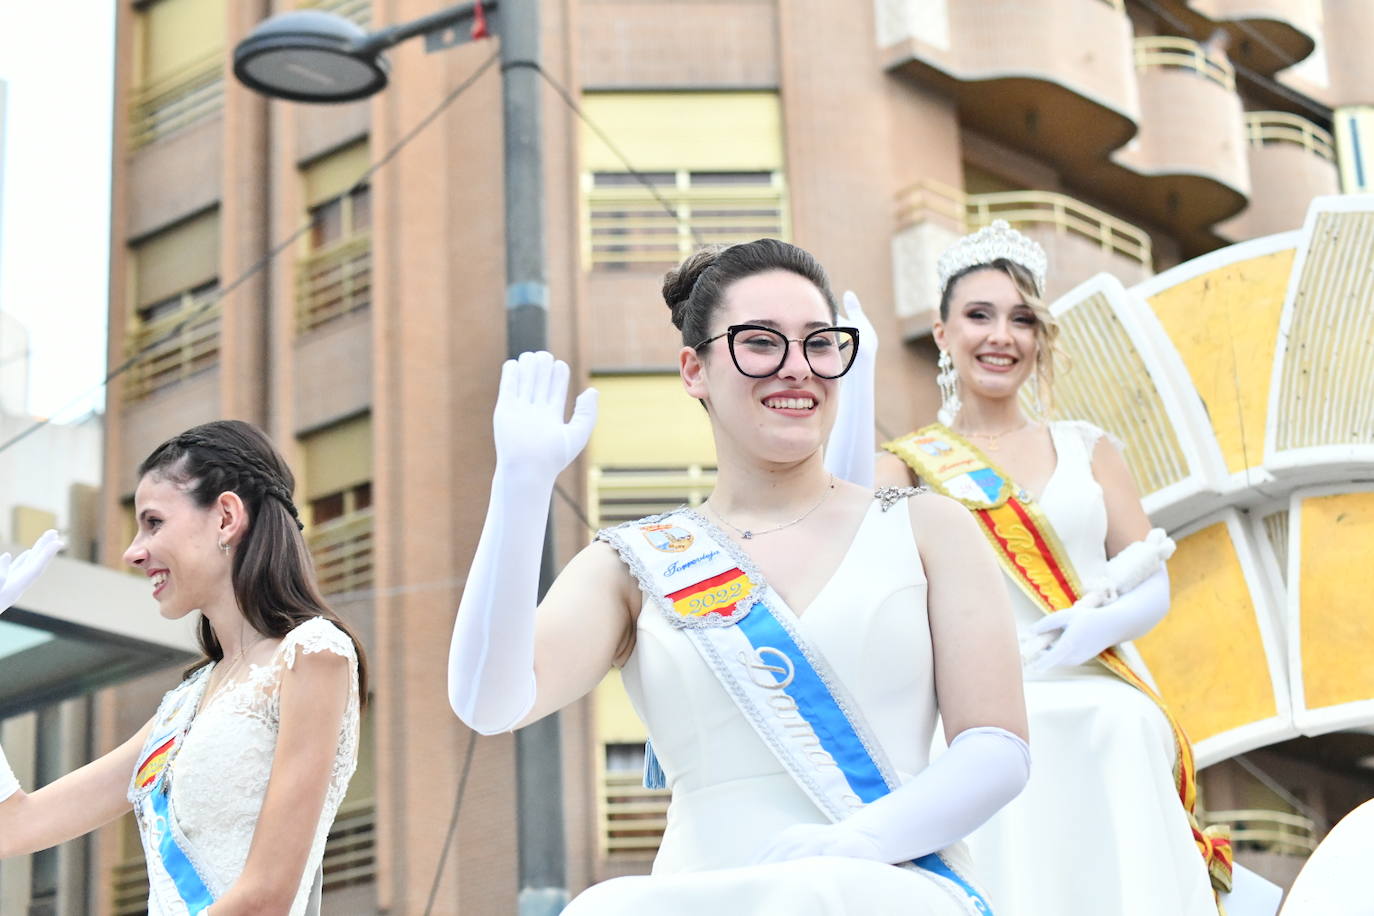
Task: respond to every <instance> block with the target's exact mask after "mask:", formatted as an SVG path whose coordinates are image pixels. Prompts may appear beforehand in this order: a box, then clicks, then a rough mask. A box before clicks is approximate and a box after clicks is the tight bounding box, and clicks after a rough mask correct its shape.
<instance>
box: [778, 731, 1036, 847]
mask: <svg viewBox="0 0 1374 916" xmlns="http://www.w3.org/2000/svg"><path fill="white" fill-rule="evenodd" d="M1029 778H1030V748H1029V747H1027V745H1026V742H1025V741H1023V740H1021V738H1019V737H1018V736H1016V735H1013V734H1012V733H1011V732H1009V731H1007V730H1005V729H1002V728H995V727H992V726H980V727H978V728H969V729H965V730H964V731H962V732H960V733H959V734H958V735H956V736H955V737H954V740H953V741H951V742H950V745H949V750H947V751H945V753H944V754H942V755H940V756H939V757H938V758H936V760H935V761H934V762H933V763H932V764H931V765H930V766H928V767H926V768H925V769H924V770H923V771H921V772H920V773H918V774H917V775H916V776H915V777H914V778H913V779H911V780H910V781H908V782H907V783H906V784H905V785H903V786H900V787H898V788H897V789H896V790H894V791H892V792H889V793H888V794H887V795H884V796H883V797H882V798H880V799H878V800H877V801H874V802H872V803H871V804H868V805H865V806H864V807H863V808H861V809H859V810H858V811H855V812H854V813H853V814H851V815H849V817H847V818H845V819H844V820H842V821H838V822H836V823H833V824H796V825H794V826H792V827H788V828H787V829H786V830H783V831H782V832H780V833H779V834H778V835H777V837H775V838H774V840H773V842H772V843H770V844H769V846H768V848H767V849H765V850H764V852H763V854H762V855H761V856H760V857H759V859H758V861H759V862H761V863H762V862H784V861H789V860H791V859H800V858H804V857H806V856H847V857H849V858H855V859H873V860H875V861H878V862H886V863H888V864H889V865H896V864H899V863H901V862H909V861H911V860H912V859H917V858H920V857H921V856H924V855H928V854H929V853H932V852H936V851H938V850H941V849H944V848H945V847H946V846H948V845H950V844H951V843H954V842H955V841H957V840H960V839H962V838H963V837H964V836H966V835H968V834H969V833H970V832H972V831H973V830H974V829H975V828H977V827H978V826H979V825H981V824H982V823H983V822H984V821H986V820H987V819H988V818H990V817H992V815H993V814H995V813H996V812H997V810H998V809H999V808H1001V807H1002V806H1003V805H1005V804H1006V803H1007V802H1009V801H1011V800H1012V799H1013V798H1015V797H1016V795H1017V793H1019V792H1020V791H1021V789H1022V788H1023V787H1024V786H1025V784H1026V780H1027V779H1029Z"/></svg>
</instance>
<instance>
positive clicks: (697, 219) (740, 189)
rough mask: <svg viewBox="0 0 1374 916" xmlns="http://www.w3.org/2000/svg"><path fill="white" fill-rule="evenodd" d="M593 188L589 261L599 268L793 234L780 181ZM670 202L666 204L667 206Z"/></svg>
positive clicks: (653, 263)
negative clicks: (652, 190) (652, 189)
mask: <svg viewBox="0 0 1374 916" xmlns="http://www.w3.org/2000/svg"><path fill="white" fill-rule="evenodd" d="M656 190H657V191H658V193H659V197H661V198H662V201H660V200H659V199H658V198H656V197H654V195H653V194H651V193H650V192H649V190H648V189H647V188H643V187H633V186H622V187H610V188H591V189H589V190H588V191H587V192H586V206H587V230H586V240H585V249H584V260H585V262H586V263H587V265H588V266H589V267H592V268H594V269H596V268H599V269H612V270H614V269H622V270H623V269H645V270H648V269H658V268H664V267H671V266H673V265H675V264H677V263H678V262H679V261H681V260H682V259H683V258H685V257H686V256H687V255H689V254H691V253H692V252H693V251H695V250H696V249H697V248H698V247H700V246H701V245H703V244H717V243H719V244H730V243H732V242H742V241H749V240H752V239H756V238H762V237H764V236H768V237H771V238H787V236H788V234H789V233H788V225H787V208H786V199H785V198H786V195H785V193H784V191H783V189H782V187H781V186H780V185H776V184H775V185H774V186H772V187H765V186H760V185H746V186H729V185H724V186H721V185H708V186H704V187H694V188H674V187H660V188H656ZM665 205H666V206H665Z"/></svg>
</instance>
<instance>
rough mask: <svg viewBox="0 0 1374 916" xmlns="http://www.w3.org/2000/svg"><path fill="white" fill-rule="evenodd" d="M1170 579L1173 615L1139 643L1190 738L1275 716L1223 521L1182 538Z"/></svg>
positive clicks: (1254, 624) (1252, 614) (1250, 607)
mask: <svg viewBox="0 0 1374 916" xmlns="http://www.w3.org/2000/svg"><path fill="white" fill-rule="evenodd" d="M1169 582H1170V588H1171V592H1172V597H1173V604H1172V606H1171V607H1170V609H1169V613H1168V616H1166V617H1165V618H1164V620H1163V622H1161V623H1160V624H1159V625H1158V626H1157V627H1155V628H1154V629H1153V630H1151V631H1150V632H1149V633H1148V634H1147V635H1146V636H1145V637H1143V638H1142V639H1138V640H1136V643H1135V645H1136V648H1137V649H1138V650H1139V651H1140V654H1141V656H1142V657H1144V659H1145V662H1146V664H1147V665H1149V667H1150V673H1151V674H1153V675H1154V679H1155V683H1156V684H1158V685H1159V690H1160V693H1161V694H1163V696H1164V699H1165V702H1167V703H1168V704H1169V708H1170V709H1172V710H1173V712H1174V714H1175V715H1176V716H1178V718H1179V720H1180V721H1181V722H1182V723H1183V728H1184V730H1185V731H1186V732H1187V733H1188V737H1189V738H1190V739H1191V740H1192V741H1193V743H1194V744H1196V743H1197V742H1199V741H1202V740H1204V739H1206V738H1211V737H1213V736H1214V735H1219V734H1221V733H1222V732H1226V731H1230V730H1231V729H1234V728H1239V727H1240V726H1242V725H1248V724H1250V723H1252V722H1259V721H1262V720H1265V719H1270V718H1273V717H1274V716H1275V715H1276V714H1277V711H1278V709H1277V705H1278V704H1277V703H1276V701H1275V699H1274V688H1273V683H1272V681H1271V680H1270V677H1269V665H1268V662H1267V660H1266V658H1265V654H1264V643H1263V641H1262V639H1261V636H1260V628H1259V619H1258V616H1257V613H1258V612H1257V609H1256V606H1255V602H1254V599H1253V598H1252V597H1251V594H1250V586H1249V584H1248V583H1247V582H1246V580H1245V574H1244V572H1243V570H1242V568H1241V565H1240V557H1239V556H1238V554H1237V551H1236V545H1235V544H1234V543H1233V542H1232V540H1231V532H1230V530H1229V528H1228V527H1227V525H1226V523H1225V522H1224V521H1222V522H1217V523H1216V524H1213V525H1209V526H1207V527H1206V528H1203V529H1201V530H1199V531H1196V532H1194V533H1193V534H1190V535H1188V536H1187V537H1185V538H1181V539H1180V540H1179V542H1178V552H1177V553H1175V554H1174V556H1173V559H1171V560H1170V561H1169Z"/></svg>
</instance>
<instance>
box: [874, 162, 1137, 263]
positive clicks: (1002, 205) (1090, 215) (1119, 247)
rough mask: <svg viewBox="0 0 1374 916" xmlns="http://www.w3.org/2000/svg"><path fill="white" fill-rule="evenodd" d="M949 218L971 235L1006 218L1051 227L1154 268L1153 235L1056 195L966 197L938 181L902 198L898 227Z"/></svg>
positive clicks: (918, 186)
mask: <svg viewBox="0 0 1374 916" xmlns="http://www.w3.org/2000/svg"><path fill="white" fill-rule="evenodd" d="M932 215H936V216H941V217H944V218H945V219H946V220H949V221H951V222H953V223H954V225H955V228H956V229H957V231H960V232H964V231H971V230H974V229H978V228H981V227H983V226H986V225H988V224H989V223H991V222H992V221H993V220H996V219H1004V220H1006V221H1007V222H1009V223H1011V224H1013V225H1018V226H1028V225H1035V224H1040V225H1049V226H1053V227H1055V228H1056V229H1057V230H1059V231H1061V232H1072V233H1074V234H1075V235H1080V236H1082V237H1084V238H1086V239H1089V240H1091V241H1093V242H1096V243H1097V244H1098V245H1099V246H1100V247H1101V248H1102V250H1103V251H1105V252H1109V253H1111V254H1116V255H1120V256H1121V257H1124V258H1129V259H1130V260H1132V261H1136V262H1137V263H1139V264H1141V265H1143V266H1144V267H1145V268H1146V269H1153V264H1154V260H1153V258H1154V255H1153V251H1152V247H1151V243H1150V236H1149V234H1148V233H1147V232H1145V231H1144V230H1142V229H1139V228H1137V227H1135V226H1132V225H1131V224H1130V223H1128V222H1126V221H1124V220H1120V219H1117V218H1116V217H1115V216H1112V215H1111V214H1110V213H1104V212H1103V211H1101V210H1099V209H1097V208H1096V207H1090V206H1088V205H1087V204H1085V203H1082V202H1081V201H1077V200H1074V199H1073V198H1072V197H1068V196H1067V195H1064V194H1058V193H1056V192H1054V191H998V192H994V193H990V194H965V193H964V192H963V191H961V190H959V189H958V188H955V187H953V186H951V185H947V184H943V183H942V182H938V181H930V180H926V181H921V182H919V183H917V184H914V185H912V186H911V187H909V188H906V189H905V190H903V191H901V192H899V193H898V195H897V225H898V227H899V228H904V227H906V226H910V225H914V224H915V223H919V222H921V221H922V220H925V219H928V218H929V217H930V216H932Z"/></svg>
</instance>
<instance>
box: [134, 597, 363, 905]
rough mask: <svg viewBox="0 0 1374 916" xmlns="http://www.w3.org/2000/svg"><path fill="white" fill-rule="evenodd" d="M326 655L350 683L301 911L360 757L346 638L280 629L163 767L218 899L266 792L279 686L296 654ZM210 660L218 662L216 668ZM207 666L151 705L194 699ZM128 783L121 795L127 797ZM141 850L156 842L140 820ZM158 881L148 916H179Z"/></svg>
mask: <svg viewBox="0 0 1374 916" xmlns="http://www.w3.org/2000/svg"><path fill="white" fill-rule="evenodd" d="M301 652H305V653H307V654H309V653H314V652H333V653H335V654H336V655H340V656H342V657H344V658H346V659H348V660H349V662H350V663H351V667H352V678H351V683H350V687H349V696H348V705H347V707H346V710H345V713H344V719H343V722H342V724H341V726H340V730H339V740H338V747H337V749H336V750H335V753H334V763H333V767H332V769H331V772H330V776H329V786H328V789H327V791H326V794H325V801H324V808H323V809H322V810H321V811H320V818H319V822H318V823H317V825H316V827H315V836H314V840H313V842H312V844H311V847H310V855H309V857H308V859H307V861H306V867H305V870H304V873H303V875H302V877H301V885H300V888H299V889H298V891H297V894H296V897H295V899H294V901H293V904H292V907H291V910H290V912H291V914H292V916H298V914H303V913H305V912H306V906H307V903H308V900H309V897H310V890H311V885H312V884H313V882H314V878H315V873H316V871H317V870H318V869H319V867H320V862H321V860H322V858H323V856H324V844H325V839H326V838H327V837H328V835H329V829H330V827H331V826H332V825H333V823H334V815H335V814H336V813H337V812H338V809H339V805H340V803H341V802H342V801H343V797H344V792H345V791H346V790H347V788H348V782H349V779H350V778H351V777H352V776H353V770H354V767H355V766H356V764H357V758H358V660H357V653H356V652H355V651H354V647H353V642H352V640H350V639H349V637H348V635H347V634H346V633H344V632H343V631H342V630H340V629H339V628H338V627H336V626H335V625H334V624H332V623H330V622H329V621H328V620H325V619H324V618H322V617H316V618H313V619H311V620H308V621H306V622H305V623H302V624H301V625H299V626H298V627H296V628H295V629H294V630H292V631H291V632H290V633H288V634H287V635H286V636H285V637H284V638H283V639H282V641H281V644H280V645H279V646H278V647H277V650H276V651H275V653H274V654H273V655H272V658H271V660H270V661H269V662H268V663H267V664H265V665H256V664H250V665H249V667H248V673H247V675H246V676H244V677H243V678H241V679H238V680H235V681H233V682H231V683H227V684H225V685H223V687H221V688H220V690H219V691H218V692H217V693H216V694H215V695H214V696H212V697H210V699H209V701H208V702H207V703H206V705H205V707H204V708H203V709H201V710H200V712H199V713H197V715H196V718H195V720H194V721H193V722H192V724H191V726H190V728H189V729H188V730H187V731H186V733H185V736H184V738H183V739H182V742H181V745H180V747H179V749H178V751H177V753H176V756H175V758H174V759H173V760H171V762H170V763H169V764H168V766H169V770H168V777H167V778H168V786H169V803H170V806H171V809H172V811H173V812H174V817H175V820H176V823H177V826H178V827H179V828H180V831H181V833H182V835H184V837H185V839H186V842H187V843H188V844H189V846H190V847H191V849H190V850H188V852H191V853H192V857H193V859H194V861H195V864H196V868H197V871H198V872H199V873H200V877H201V878H202V879H203V880H204V882H205V885H206V887H207V888H209V889H210V891H211V892H212V893H213V894H214V895H215V896H216V897H218V896H220V895H222V894H223V893H224V892H225V891H227V890H228V889H229V887H230V886H231V885H232V884H233V883H234V881H235V880H236V879H237V878H238V876H239V874H240V873H241V872H242V871H243V867H244V864H245V862H246V861H247V859H248V850H249V847H250V845H251V844H252V841H253V832H254V830H255V828H256V827H257V822H258V815H259V813H260V812H261V810H262V803H263V798H264V796H265V795H266V794H267V784H268V780H269V778H270V777H271V775H272V760H273V756H274V754H275V753H276V746H277V731H278V726H279V721H280V710H281V693H280V690H281V682H282V676H283V674H284V672H285V671H286V670H287V669H290V668H292V667H294V665H295V662H296V659H297V657H298V655H299V653H301ZM216 664H218V663H216ZM214 667H215V664H210V665H207V666H206V667H204V668H202V669H201V670H200V671H198V672H196V674H195V675H194V676H192V677H191V678H189V679H188V680H186V681H184V682H183V683H182V684H180V685H178V686H177V687H176V688H175V689H173V690H171V691H169V692H168V693H167V695H166V696H165V697H164V698H163V700H162V704H161V705H160V706H159V708H158V718H159V719H160V718H161V717H162V715H163V713H164V711H166V710H168V709H170V708H173V707H174V706H175V705H176V704H178V703H198V702H199V700H200V697H201V694H202V693H203V691H204V689H205V684H206V682H207V680H208V679H209V676H210V674H211V672H212V671H213V670H214ZM134 794H135V789H134V787H133V785H132V784H131V786H130V792H129V797H130V800H131V801H133V800H134ZM139 827H140V832H141V833H142V835H143V842H144V848H145V850H148V849H149V844H150V843H151V842H154V839H153V836H152V835H150V831H149V828H148V825H146V824H144V823H141V822H140V824H139ZM158 897H159V894H158V888H157V886H156V882H155V883H154V887H153V894H152V898H151V899H150V900H149V902H148V910H149V913H150V916H157V914H172V913H181V912H184V911H185V910H184V905H183V906H182V907H181V908H178V904H180V901H179V900H167V899H161V900H160V899H158Z"/></svg>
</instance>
